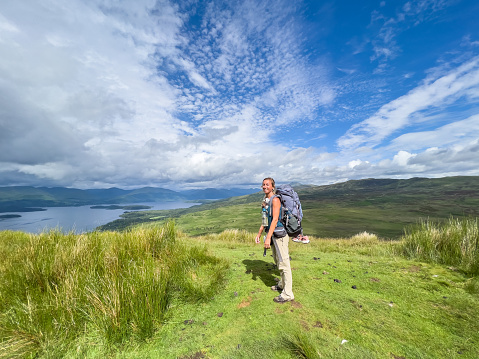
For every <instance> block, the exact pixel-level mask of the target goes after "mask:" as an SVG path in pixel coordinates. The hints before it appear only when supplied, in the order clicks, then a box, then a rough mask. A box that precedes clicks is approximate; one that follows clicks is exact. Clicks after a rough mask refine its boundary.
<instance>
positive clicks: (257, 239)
mask: <svg viewBox="0 0 479 359" xmlns="http://www.w3.org/2000/svg"><path fill="white" fill-rule="evenodd" d="M263 231H264V226H263V225H261V227H259V232H258V235H257V236H256V239H255V242H256V243H260V242H261V240H260V237H261V233H263Z"/></svg>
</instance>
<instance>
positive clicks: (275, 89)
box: [0, 0, 479, 189]
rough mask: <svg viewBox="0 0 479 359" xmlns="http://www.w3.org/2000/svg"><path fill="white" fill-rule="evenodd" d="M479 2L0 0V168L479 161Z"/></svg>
mask: <svg viewBox="0 0 479 359" xmlns="http://www.w3.org/2000/svg"><path fill="white" fill-rule="evenodd" d="M477 14H479V3H478V2H477V1H472V0H418V1H399V0H397V1H356V0H343V1H339V0H337V1H294V0H288V1H280V0H278V1H255V0H246V1H194V0H185V1H167V0H159V1H153V0H136V1H116V0H115V1H113V0H89V1H86V0H85V1H80V0H70V1H68V2H65V1H62V0H30V1H16V0H4V1H2V2H1V3H0V186H10V185H34V186H66V187H77V188H106V187H112V186H117V187H122V188H136V187H141V186H158V187H166V188H172V189H187V188H204V187H223V188H225V187H226V188H228V187H240V186H246V187H249V186H257V185H258V184H259V183H261V180H262V179H263V178H264V177H266V176H273V177H274V178H275V179H276V181H277V182H279V183H286V182H301V183H308V184H318V185H321V184H330V183H336V182H341V181H346V180H350V179H361V178H410V177H443V176H457V175H479V26H478V24H477Z"/></svg>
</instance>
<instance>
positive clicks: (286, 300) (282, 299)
mask: <svg viewBox="0 0 479 359" xmlns="http://www.w3.org/2000/svg"><path fill="white" fill-rule="evenodd" d="M292 300H293V299H285V298H283V297H282V296H280V295H278V296H277V297H274V298H273V302H275V303H279V304H283V303H286V302H291V301H292Z"/></svg>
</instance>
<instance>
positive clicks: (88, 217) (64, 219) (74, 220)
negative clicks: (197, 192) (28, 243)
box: [0, 202, 198, 233]
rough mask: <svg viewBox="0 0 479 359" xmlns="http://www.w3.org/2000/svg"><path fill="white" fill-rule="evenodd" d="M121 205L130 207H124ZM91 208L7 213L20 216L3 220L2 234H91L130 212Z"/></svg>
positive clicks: (164, 205)
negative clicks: (10, 232) (54, 232)
mask: <svg viewBox="0 0 479 359" xmlns="http://www.w3.org/2000/svg"><path fill="white" fill-rule="evenodd" d="M196 204H198V203H186V202H155V203H134V204H131V205H145V206H150V207H151V208H150V209H149V210H160V209H175V208H188V207H191V206H194V205H196ZM120 206H128V204H121V205H120ZM90 207H91V205H88V206H79V207H43V208H44V209H46V211H38V212H8V213H0V214H1V215H6V214H18V215H21V217H16V218H5V219H2V218H0V231H1V230H7V229H8V230H12V231H23V232H28V233H40V232H42V231H45V230H49V229H53V228H58V229H60V230H61V231H62V232H70V231H74V232H75V233H82V232H90V231H92V230H94V229H95V228H96V227H98V226H101V225H103V224H106V223H108V222H111V221H114V220H115V219H118V218H120V215H121V214H123V213H124V212H127V210H124V209H92V208H90Z"/></svg>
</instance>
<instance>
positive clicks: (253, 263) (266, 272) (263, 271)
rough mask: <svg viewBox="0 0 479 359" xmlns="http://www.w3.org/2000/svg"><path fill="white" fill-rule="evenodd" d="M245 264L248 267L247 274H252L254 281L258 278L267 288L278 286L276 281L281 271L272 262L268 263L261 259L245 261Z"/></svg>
mask: <svg viewBox="0 0 479 359" xmlns="http://www.w3.org/2000/svg"><path fill="white" fill-rule="evenodd" d="M243 264H244V265H245V267H246V272H245V273H246V274H251V275H252V278H251V279H253V280H254V281H256V280H257V279H258V278H259V279H260V280H261V281H262V282H263V283H264V284H265V285H266V286H267V287H271V286H273V285H275V284H276V281H275V280H274V279H275V277H276V276H279V270H277V269H276V266H275V265H274V264H273V263H271V262H266V261H264V260H260V259H254V260H253V259H245V260H244V261H243Z"/></svg>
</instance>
